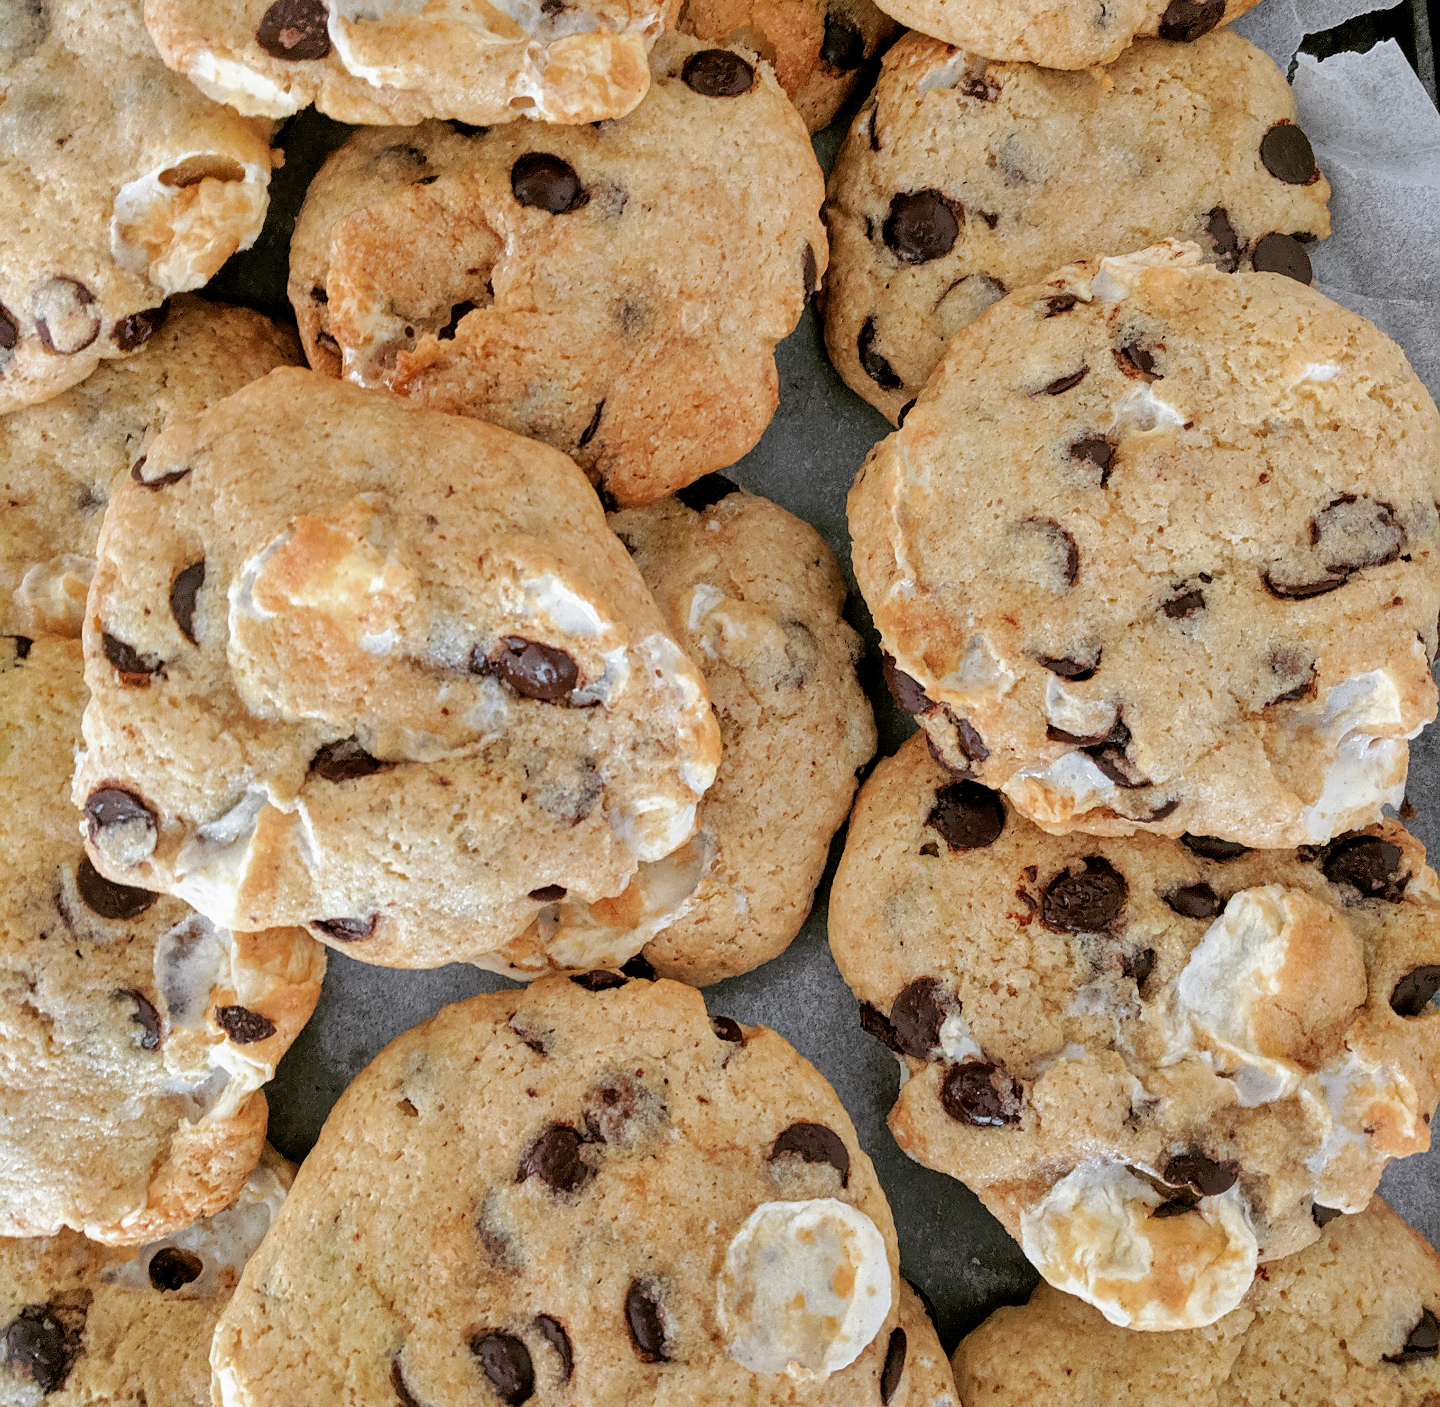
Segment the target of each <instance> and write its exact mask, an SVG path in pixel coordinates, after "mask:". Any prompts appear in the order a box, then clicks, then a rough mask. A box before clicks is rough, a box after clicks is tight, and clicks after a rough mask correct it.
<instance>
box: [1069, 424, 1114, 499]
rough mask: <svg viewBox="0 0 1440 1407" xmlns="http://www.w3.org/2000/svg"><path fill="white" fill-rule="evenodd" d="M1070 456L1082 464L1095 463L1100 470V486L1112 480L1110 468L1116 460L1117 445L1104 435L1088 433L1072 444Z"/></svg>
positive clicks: (1102, 486)
mask: <svg viewBox="0 0 1440 1407" xmlns="http://www.w3.org/2000/svg"><path fill="white" fill-rule="evenodd" d="M1070 458H1071V459H1078V460H1079V461H1080V462H1081V463H1082V464H1093V465H1094V466H1095V467H1096V468H1097V469H1098V470H1099V471H1100V487H1101V488H1102V489H1103V488H1104V487H1105V485H1106V484H1108V483H1109V482H1110V469H1111V466H1112V465H1113V464H1114V462H1115V446H1114V445H1112V444H1111V443H1110V441H1109V440H1107V439H1106V438H1105V437H1104V436H1103V435H1087V436H1086V437H1085V438H1084V439H1083V440H1076V441H1075V443H1074V444H1073V445H1071V446H1070Z"/></svg>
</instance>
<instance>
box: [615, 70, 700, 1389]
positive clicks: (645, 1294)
mask: <svg viewBox="0 0 1440 1407" xmlns="http://www.w3.org/2000/svg"><path fill="white" fill-rule="evenodd" d="M721 52H722V53H723V52H724V51H723V50H722V51H721ZM625 1322H626V1323H627V1324H628V1325H629V1326H630V1342H631V1343H632V1344H633V1345H634V1347H635V1356H636V1357H637V1358H638V1359H639V1360H640V1361H641V1362H642V1363H666V1362H668V1361H669V1359H670V1355H669V1353H668V1352H667V1351H666V1348H665V1316H664V1314H663V1313H662V1312H661V1309H660V1300H659V1296H658V1295H657V1294H656V1292H655V1290H654V1289H653V1288H652V1287H651V1286H649V1285H646V1284H644V1283H643V1282H641V1281H639V1280H632V1281H631V1282H630V1288H629V1289H628V1290H627V1291H626V1292H625Z"/></svg>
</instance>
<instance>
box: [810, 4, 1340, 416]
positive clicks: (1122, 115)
mask: <svg viewBox="0 0 1440 1407" xmlns="http://www.w3.org/2000/svg"><path fill="white" fill-rule="evenodd" d="M1329 196H1330V186H1329V183H1328V182H1327V181H1326V180H1325V178H1324V176H1322V175H1321V174H1320V170H1319V168H1318V167H1317V166H1316V164H1315V157H1314V154H1313V152H1312V151H1311V150H1310V144H1309V142H1308V141H1307V140H1306V138H1305V134H1304V132H1303V131H1302V130H1301V129H1300V127H1299V126H1298V125H1297V122H1296V111H1295V99H1294V96H1293V95H1292V94H1291V92H1290V85H1289V84H1288V83H1286V81H1285V76H1284V74H1282V73H1281V72H1280V70H1279V69H1278V68H1276V67H1275V65H1274V63H1273V62H1272V61H1271V60H1270V59H1269V57H1268V56H1267V55H1265V54H1264V53H1263V52H1261V50H1259V49H1257V48H1256V47H1255V46H1254V45H1253V44H1250V43H1248V42H1247V41H1246V40H1244V39H1242V38H1240V36H1239V35H1238V34H1231V33H1230V32H1229V31H1228V30H1217V31H1216V32H1215V33H1214V34H1208V35H1206V36H1205V37H1204V38H1203V39H1200V40H1198V41H1197V42H1196V43H1194V44H1167V43H1164V42H1163V41H1161V40H1142V41H1141V42H1139V43H1137V44H1136V45H1135V46H1134V48H1132V49H1129V50H1127V51H1126V53H1125V54H1124V55H1122V57H1121V58H1120V60H1119V61H1118V62H1117V63H1116V64H1115V65H1114V67H1113V68H1111V69H1109V70H1107V71H1100V72H1096V73H1062V72H1058V71H1056V70H1053V69H1044V68H1037V67H1035V66H1034V65H1033V64H1027V63H996V62H990V61H987V60H986V59H983V58H979V57H977V56H975V55H972V54H968V53H966V52H964V51H963V50H960V49H952V48H951V47H950V46H949V45H948V44H942V43H941V42H940V41H939V40H936V39H926V38H925V37H924V36H922V35H919V34H908V35H906V36H905V38H904V39H902V40H901V41H900V43H899V44H897V45H896V46H895V47H894V48H893V49H892V50H891V51H890V52H889V54H887V55H886V57H885V62H884V66H883V67H882V69H881V72H880V81H879V83H878V84H877V85H876V88H875V93H874V96H873V99H872V101H871V102H870V103H867V105H866V106H865V107H864V108H863V109H862V110H861V111H860V113H859V114H858V115H857V116H856V118H855V121H854V123H853V124H852V125H851V128H850V135H849V136H848V137H847V139H846V141H845V145H844V146H843V147H842V148H841V149H840V155H839V157H838V158H837V159H836V162H835V167H834V170H833V171H832V173H831V176H830V185H829V193H828V198H827V201H826V207H825V220H826V224H827V225H828V226H829V229H830V240H831V262H830V271H829V274H828V275H827V277H826V281H825V340H826V344H827V346H828V348H829V351H830V359H831V361H833V362H834V363H835V367H836V370H838V371H839V373H840V374H841V376H843V377H844V378H845V381H846V383H847V384H848V385H849V386H850V388H851V389H852V390H853V391H855V392H856V393H857V394H858V395H861V396H863V397H864V398H865V399H866V400H867V401H869V402H870V404H871V405H873V406H874V407H875V408H876V409H877V410H880V411H882V412H883V413H884V414H885V415H887V416H889V418H890V419H891V421H898V420H899V418H900V416H901V415H902V414H903V412H904V410H905V408H906V407H907V406H908V405H909V404H910V403H911V402H912V401H914V399H915V398H916V396H918V395H919V394H920V388H921V387H922V386H923V385H924V384H925V382H926V380H927V379H928V378H929V376H930V373H931V372H932V371H933V370H934V369H935V367H936V365H937V364H938V362H939V361H940V359H941V357H942V356H944V354H945V348H946V346H947V345H948V344H949V342H950V339H951V338H952V337H953V336H954V335H955V334H956V333H957V332H958V331H959V330H960V329H961V328H962V327H964V326H965V325H966V324H967V323H970V322H972V321H974V319H975V318H977V317H979V316H980V314H981V313H983V312H984V311H985V309H986V308H988V307H990V305H991V304H992V303H995V302H998V301H999V299H1001V298H1002V297H1004V295H1005V294H1006V293H1007V292H1008V291H1009V290H1010V289H1012V288H1020V287H1023V286H1024V285H1026V284H1032V283H1036V282H1038V281H1039V280H1041V279H1043V278H1045V277H1046V276H1047V275H1048V274H1049V273H1050V272H1051V271H1052V270H1053V269H1057V268H1059V267H1060V266H1061V265H1063V264H1066V263H1069V262H1070V261H1072V260H1075V259H1088V258H1092V257H1095V256H1097V255H1100V254H1127V253H1131V252H1133V251H1134V250H1137V249H1143V248H1145V247H1147V246H1148V245H1151V244H1154V243H1155V242H1156V240H1159V239H1164V238H1166V237H1167V236H1174V237H1176V238H1180V239H1187V240H1192V241H1194V242H1195V244H1196V245H1197V246H1198V247H1199V248H1200V251H1201V256H1202V257H1203V258H1204V259H1205V260H1206V262H1208V263H1212V264H1214V265H1215V266H1216V267H1217V268H1220V269H1223V270H1225V271H1226V272H1230V271H1233V270H1235V269H1247V270H1248V269H1254V268H1260V269H1269V270H1271V271H1274V270H1277V269H1283V270H1288V271H1291V272H1294V273H1296V274H1297V275H1303V278H1304V280H1305V281H1306V282H1308V281H1309V278H1310V265H1309V256H1308V255H1307V254H1306V252H1305V248H1304V246H1305V245H1306V244H1308V243H1309V242H1310V241H1312V240H1314V239H1323V238H1324V237H1325V236H1326V235H1328V234H1329V232H1330V215H1329V211H1328V210H1327V208H1326V201H1327V200H1328V199H1329Z"/></svg>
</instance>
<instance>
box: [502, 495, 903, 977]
mask: <svg viewBox="0 0 1440 1407" xmlns="http://www.w3.org/2000/svg"><path fill="white" fill-rule="evenodd" d="M610 526H611V527H612V528H613V529H614V530H615V532H616V533H618V534H619V537H620V541H621V542H623V543H624V544H625V546H626V547H627V548H628V549H629V551H630V554H631V556H632V557H633V558H634V559H635V565H636V566H637V567H639V568H640V572H641V575H642V576H644V578H645V584H646V585H647V586H648V587H649V588H650V590H651V591H652V592H654V594H655V601H656V604H657V605H658V606H659V607H660V610H661V612H662V613H663V614H664V616H665V619H666V620H667V622H668V623H669V626H670V629H671V631H672V633H673V634H674V636H675V639H676V640H677V641H679V643H680V647H681V648H682V649H683V650H684V651H685V653H686V654H687V655H688V656H689V657H690V658H691V659H692V660H694V661H695V662H696V663H697V664H698V665H699V666H700V667H701V669H702V670H703V671H704V673H705V682H706V684H707V685H708V686H709V690H710V700H711V703H712V704H713V705H714V707H715V714H716V717H717V719H718V721H719V724H720V743H721V747H720V770H719V771H718V772H717V773H716V775H715V784H714V785H713V786H712V787H711V788H710V790H709V791H707V792H706V793H705V799H704V800H703V801H702V802H701V803H700V812H699V826H700V828H699V830H698V831H697V833H696V835H695V837H694V839H692V840H691V841H690V843H689V844H688V845H687V846H685V847H684V848H683V849H681V850H679V851H676V852H675V854H674V855H671V856H670V857H669V858H667V859H665V860H662V861H660V862H659V863H657V864H654V865H646V866H642V867H641V869H640V872H639V873H638V874H637V875H636V876H635V878H634V879H633V880H632V881H631V883H630V887H629V888H628V889H627V890H626V891H625V893H623V894H622V895H620V897H619V898H618V899H602V900H600V901H599V902H597V903H591V904H583V903H576V902H572V901H570V900H568V899H565V898H561V899H557V901H556V902H555V904H554V905H553V906H552V907H550V908H548V909H545V910H542V911H541V913H540V915H539V917H538V918H537V919H536V921H535V923H534V924H532V925H531V927H530V928H529V929H528V930H527V931H526V933H525V934H524V935H523V936H522V937H521V938H519V939H517V940H516V941H515V942H514V943H513V944H511V945H509V947H508V948H507V950H506V952H507V956H508V957H509V960H510V961H511V963H512V967H513V972H512V975H515V976H520V977H528V976H533V975H535V973H536V972H537V971H542V972H543V971H545V970H547V969H549V968H551V967H553V966H555V965H557V964H558V963H559V962H560V960H561V958H562V957H563V956H564V955H565V954H566V953H568V952H570V951H572V950H573V951H574V952H575V953H576V954H577V955H578V954H583V953H589V954H597V953H599V952H601V951H602V950H603V949H602V946H601V945H602V944H603V945H604V947H605V948H608V949H609V954H610V961H611V962H612V963H613V964H614V965H616V966H618V965H619V964H620V963H622V962H624V961H625V960H626V959H627V958H629V957H631V955H632V954H634V953H638V952H641V945H642V944H643V956H642V957H641V958H640V959H638V962H639V963H640V964H641V966H640V968H639V970H640V971H642V972H643V971H645V970H646V969H647V968H648V970H649V972H650V973H654V972H659V973H660V974H661V975H662V976H665V977H675V978H678V979H679V980H681V981H685V982H690V983H693V984H694V985H695V986H697V987H698V986H703V985H705V984H706V983H710V982H718V981H720V979H721V978H723V977H733V976H735V975H736V974H737V973H741V972H749V971H750V969H751V968H754V967H758V966H759V965H760V964H761V963H762V962H768V961H769V960H770V959H771V958H773V957H775V956H776V955H777V954H778V953H780V952H782V951H783V950H784V949H785V947H787V946H788V944H789V942H790V940H791V939H792V938H793V937H794V936H795V935H796V933H798V932H799V931H800V925H801V924H802V923H804V921H805V916H806V914H807V913H808V912H809V910H810V900H811V897H812V895H813V894H814V892H815V886H816V884H817V883H819V880H820V875H821V872H822V871H823V870H824V868H825V860H826V856H827V854H828V852H829V848H830V839H831V837H832V836H833V835H834V834H835V832H836V831H837V830H838V829H839V827H840V825H841V823H842V822H843V821H844V820H845V816H846V813H847V812H848V811H849V810H850V799H851V797H852V796H854V794H855V773H856V770H857V768H859V767H861V766H863V765H864V764H865V763H866V762H868V761H869V760H870V758H871V756H872V755H873V754H874V751H875V727H874V723H873V721H872V718H871V713H870V704H869V701H868V700H867V699H866V697H865V695H864V693H863V692H862V691H861V688H860V684H859V681H858V680H857V679H856V677H855V660H856V659H857V657H858V655H859V652H860V639H859V637H858V636H857V635H856V634H855V632H854V631H853V630H851V629H850V627H849V626H848V625H847V624H846V623H845V622H844V621H843V620H842V619H841V618H840V608H841V606H842V605H843V603H844V600H845V585H844V581H843V579H842V578H841V576H840V568H839V567H838V566H837V565H836V564H835V559H834V558H833V557H832V556H831V555H830V549H829V548H828V547H826V546H825V543H824V541H823V540H822V539H821V537H820V534H819V533H817V532H816V531H815V530H814V529H813V528H812V527H810V525H809V524H808V523H803V522H801V521H800V519H798V518H795V517H792V516H791V515H790V514H789V513H787V512H786V511H785V510H784V509H783V508H780V507H778V506H777V505H776V504H774V503H771V502H769V501H768V500H767V499H763V498H757V497H756V496H755V495H753V494H749V493H746V492H744V491H743V490H741V489H739V488H737V487H736V485H735V484H733V483H732V482H731V481H730V480H729V479H726V478H725V477H723V476H722V475H720V474H711V475H708V476H707V477H706V478H704V479H701V480H699V481H698V482H697V483H694V484H691V485H690V486H689V487H688V488H685V489H681V491H680V493H679V494H678V495H676V496H675V497H674V498H665V499H660V500H659V501H657V502H655V503H652V504H650V505H649V506H648V507H645V508H632V509H627V510H626V511H625V512H623V513H616V514H614V515H613V516H612V517H611V519H610ZM591 961H592V962H593V961H594V958H593V957H592V959H591ZM627 970H628V969H627Z"/></svg>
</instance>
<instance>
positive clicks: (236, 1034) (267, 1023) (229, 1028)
mask: <svg viewBox="0 0 1440 1407" xmlns="http://www.w3.org/2000/svg"><path fill="white" fill-rule="evenodd" d="M215 1023H216V1025H218V1026H219V1027H220V1029H221V1030H222V1031H224V1032H225V1034H226V1035H227V1036H229V1037H230V1039H231V1040H232V1041H234V1042H235V1044H236V1045H254V1044H255V1042H256V1041H266V1040H269V1039H270V1037H271V1036H273V1035H274V1034H275V1023H274V1022H273V1021H272V1020H271V1019H270V1018H269V1017H268V1016H262V1015H261V1014H260V1013H259V1012H258V1011H251V1010H250V1008H249V1007H248V1006H217V1007H216V1008H215Z"/></svg>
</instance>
